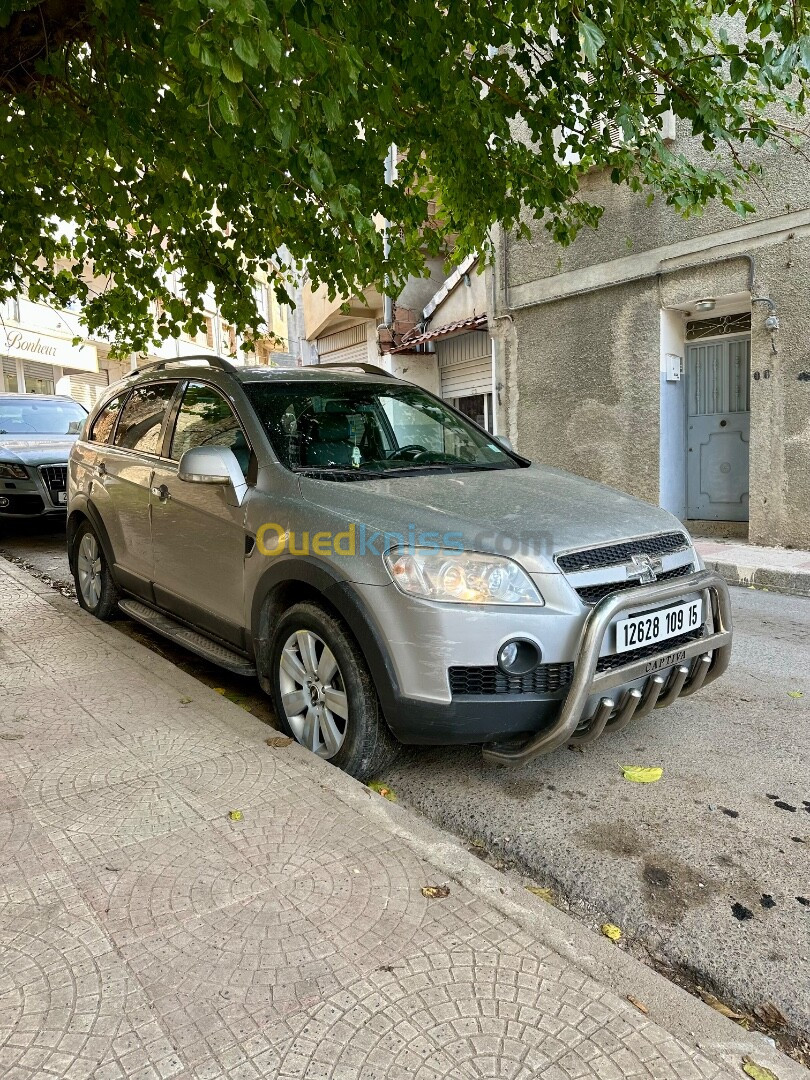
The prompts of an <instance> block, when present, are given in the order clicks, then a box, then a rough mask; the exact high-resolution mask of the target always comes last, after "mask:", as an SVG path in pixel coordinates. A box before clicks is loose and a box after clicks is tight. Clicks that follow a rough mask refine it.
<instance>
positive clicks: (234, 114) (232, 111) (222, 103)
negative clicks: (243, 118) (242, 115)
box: [217, 94, 239, 125]
mask: <svg viewBox="0 0 810 1080" xmlns="http://www.w3.org/2000/svg"><path fill="white" fill-rule="evenodd" d="M217 105H218V106H219V111H220V113H221V114H222V118H223V120H225V121H226V123H228V124H233V125H236V124H238V123H239V110H238V109H237V107H236V105H235V104H234V103H233V102H232V101H231V99H230V98H229V97H228V95H227V94H220V95H219V97H218V98H217Z"/></svg>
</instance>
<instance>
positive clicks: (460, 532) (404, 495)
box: [301, 465, 683, 573]
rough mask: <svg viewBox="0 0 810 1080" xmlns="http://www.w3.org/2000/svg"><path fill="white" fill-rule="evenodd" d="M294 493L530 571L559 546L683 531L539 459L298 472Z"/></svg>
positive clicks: (352, 518)
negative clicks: (415, 469)
mask: <svg viewBox="0 0 810 1080" xmlns="http://www.w3.org/2000/svg"><path fill="white" fill-rule="evenodd" d="M301 494H302V495H303V496H304V498H305V499H307V500H308V501H310V502H312V503H315V504H317V505H320V506H322V507H324V509H325V510H328V511H329V513H330V516H334V515H343V516H344V518H345V522H346V523H350V522H354V523H355V524H356V525H361V524H362V525H365V526H366V528H367V529H374V530H378V531H380V532H382V533H393V534H395V535H399V536H402V537H403V539H404V542H405V543H406V544H408V543H415V544H416V545H417V546H419V536H420V534H422V533H428V534H433V535H432V536H431V538H430V539H428V540H425V541H423V542H424V543H428V544H435V543H436V538H435V534H437V533H438V534H439V535H440V536H444V535H445V534H451V537H452V539H451V540H450V542H449V543H446V546H455V547H461V546H463V547H464V548H466V549H468V550H477V551H493V552H500V553H501V554H503V555H510V556H512V557H513V558H516V559H517V560H518V561H519V562H521V563H522V564H523V565H524V566H525V568H526V569H527V570H529V572H530V573H552V572H555V570H556V568H555V566H554V563H553V555H554V554H555V553H557V552H560V551H566V550H569V549H571V548H580V547H586V546H590V545H594V546H596V545H599V544H604V543H609V542H610V541H613V540H623V539H627V538H628V537H633V536H644V535H647V534H651V533H657V532H666V531H671V530H674V529H683V526H682V525H681V522H680V521H678V519H677V518H675V517H674V516H673V515H672V514H670V513H668V512H667V511H666V510H662V509H660V507H657V506H652V505H651V504H650V503H647V502H644V501H642V500H641V499H636V498H633V497H632V496H630V495H625V494H623V493H622V492H620V491H616V490H615V489H613V488H610V487H606V486H605V485H604V484H598V483H595V482H594V481H592V480H586V479H584V478H583V477H580V476H574V475H573V474H571V473H567V472H563V471H562V470H561V469H552V468H549V467H546V466H541V465H532V466H530V467H528V468H525V469H505V470H497V471H495V470H492V471H486V472H471V473H452V474H450V473H438V474H424V475H420V476H402V477H399V478H397V479H389V480H384V479H380V480H365V481H353V482H348V483H340V482H335V481H329V480H315V479H311V478H308V477H302V478H301ZM394 542H396V540H395V541H394ZM389 544H390V541H389ZM382 546H386V545H382Z"/></svg>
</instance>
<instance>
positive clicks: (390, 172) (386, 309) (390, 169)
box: [383, 143, 397, 330]
mask: <svg viewBox="0 0 810 1080" xmlns="http://www.w3.org/2000/svg"><path fill="white" fill-rule="evenodd" d="M396 160H397V148H396V146H395V144H394V143H391V145H390V146H389V147H388V153H387V154H386V156H385V182H386V184H387V185H388V186H389V187H390V186H391V185H392V184H393V182H394V170H395V169H396ZM390 229H391V222H390V221H389V220H388V218H386V219H385V224H384V225H383V255H384V257H385V258H386V260H387V259H388V256H389V254H390V252H391V240H390V236H389V233H390ZM393 321H394V298H393V296H391V295H390V284H389V280H388V276H387V275H386V279H385V295H384V296H383V326H384V327H385V328H386V329H387V330H390V329H391V324H392V323H393Z"/></svg>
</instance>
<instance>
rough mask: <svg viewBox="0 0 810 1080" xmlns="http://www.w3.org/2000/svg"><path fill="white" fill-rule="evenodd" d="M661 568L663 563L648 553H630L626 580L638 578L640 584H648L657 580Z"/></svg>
mask: <svg viewBox="0 0 810 1080" xmlns="http://www.w3.org/2000/svg"><path fill="white" fill-rule="evenodd" d="M663 568H664V564H663V563H662V562H661V560H660V559H656V558H653V557H652V556H650V555H631V556H630V562H629V563H628V564H627V580H628V581H632V580H633V578H638V581H639V584H640V585H649V584H650V583H651V582H653V581H657V579H658V575H659V574H660V573H661V571H662V570H663Z"/></svg>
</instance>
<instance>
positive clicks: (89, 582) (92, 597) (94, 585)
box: [73, 521, 121, 622]
mask: <svg viewBox="0 0 810 1080" xmlns="http://www.w3.org/2000/svg"><path fill="white" fill-rule="evenodd" d="M73 553H74V554H73V580H74V582H75V584H76V599H77V600H78V601H79V604H80V605H81V606H82V607H83V608H84V610H85V611H89V612H90V614H91V615H95V617H96V618H97V619H101V620H102V621H104V622H106V621H107V620H109V619H111V618H112V617H113V615H114V614H115V613H116V611H117V610H118V601H119V600H120V598H121V593H120V592H119V589H118V586H117V585H116V584H115V581H114V580H113V576H112V574H111V573H110V568H109V566H108V565H107V559H106V557H105V555H104V550H103V548H102V546H101V544H100V543H99V539H98V537H97V536H96V533H95V531H94V529H93V526H92V525H91V524H90V522H89V521H83V522H82V524H81V525H80V526H79V528H78V529H77V530H76V536H75V538H74V540H73Z"/></svg>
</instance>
